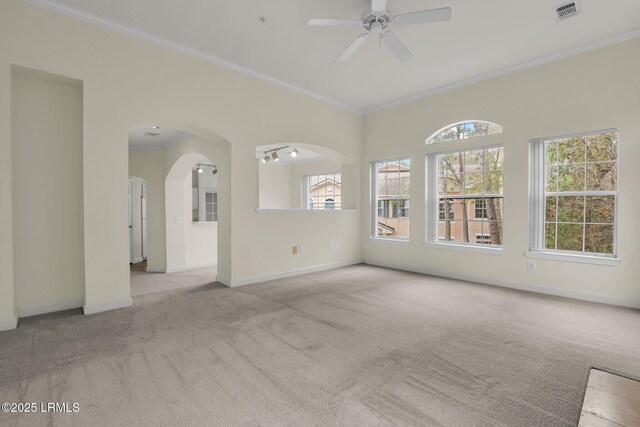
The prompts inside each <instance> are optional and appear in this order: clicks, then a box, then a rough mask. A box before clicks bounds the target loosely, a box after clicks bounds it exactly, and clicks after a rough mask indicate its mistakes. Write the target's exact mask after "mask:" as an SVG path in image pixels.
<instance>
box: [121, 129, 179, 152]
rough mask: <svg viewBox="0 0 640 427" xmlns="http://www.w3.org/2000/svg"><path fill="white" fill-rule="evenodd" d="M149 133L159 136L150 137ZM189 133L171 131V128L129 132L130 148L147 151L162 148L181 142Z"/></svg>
mask: <svg viewBox="0 0 640 427" xmlns="http://www.w3.org/2000/svg"><path fill="white" fill-rule="evenodd" d="M149 133H154V134H156V133H157V134H158V135H157V136H153V135H149ZM186 135H188V134H187V132H184V131H181V130H177V129H169V128H159V129H152V128H141V129H133V130H130V131H129V148H132V149H134V150H135V149H145V148H161V147H166V146H168V145H171V144H173V143H174V142H178V141H180V140H181V139H182V138H184V137H185V136H186Z"/></svg>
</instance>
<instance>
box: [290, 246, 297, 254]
mask: <svg viewBox="0 0 640 427" xmlns="http://www.w3.org/2000/svg"><path fill="white" fill-rule="evenodd" d="M291 254H293V255H298V247H297V246H292V247H291Z"/></svg>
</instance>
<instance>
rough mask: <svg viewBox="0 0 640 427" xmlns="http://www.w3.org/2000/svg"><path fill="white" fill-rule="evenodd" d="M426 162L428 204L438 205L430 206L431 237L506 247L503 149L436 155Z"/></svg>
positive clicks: (442, 240)
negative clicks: (503, 224)
mask: <svg viewBox="0 0 640 427" xmlns="http://www.w3.org/2000/svg"><path fill="white" fill-rule="evenodd" d="M427 160H428V171H429V177H428V178H429V182H428V186H429V205H430V206H434V207H437V209H438V210H437V211H435V208H431V210H430V214H429V224H428V241H429V242H432V243H445V244H446V243H456V244H464V245H471V246H475V245H482V246H486V245H492V246H496V247H499V246H501V245H502V240H503V236H502V221H503V218H504V212H503V211H504V203H503V172H502V169H503V168H502V167H503V162H504V148H503V147H501V146H496V147H486V148H479V149H476V150H467V151H459V152H447V153H435V154H430V155H429V156H428V158H427ZM477 236H482V237H480V238H478V237H477ZM484 236H488V237H484ZM474 237H475V238H474Z"/></svg>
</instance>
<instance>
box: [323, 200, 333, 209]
mask: <svg viewBox="0 0 640 427" xmlns="http://www.w3.org/2000/svg"><path fill="white" fill-rule="evenodd" d="M324 208H325V209H335V208H336V202H335V200H333V199H327V200H325V201H324Z"/></svg>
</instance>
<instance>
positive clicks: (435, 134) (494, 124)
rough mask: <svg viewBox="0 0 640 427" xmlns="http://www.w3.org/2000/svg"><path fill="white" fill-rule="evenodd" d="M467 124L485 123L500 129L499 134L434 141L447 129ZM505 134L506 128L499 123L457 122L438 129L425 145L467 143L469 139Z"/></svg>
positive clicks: (483, 121) (481, 121)
mask: <svg viewBox="0 0 640 427" xmlns="http://www.w3.org/2000/svg"><path fill="white" fill-rule="evenodd" d="M466 123H484V124H488V125H491V126H496V127H497V128H499V132H494V133H489V134H485V135H476V136H472V137H467V138H459V139H452V140H450V141H438V142H436V141H434V140H433V139H434V138H435V137H436V136H438V135H440V134H441V133H442V132H444V131H445V130H447V129H451V128H452V127H455V126H458V125H461V124H466ZM503 132H504V127H502V126H500V125H499V124H497V123H493V122H488V121H486V120H462V121H460V122H456V123H451V124H450V125H447V126H445V127H443V128H440V129H438V130H437V131H435V132H434V133H432V134H431V135H430V136H429V137H428V138H427V139H426V140H425V141H424V143H425V144H426V145H432V144H446V143H449V142H456V141H466V140H469V139H474V138H479V137H483V136H491V135H500V134H501V133H503Z"/></svg>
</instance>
